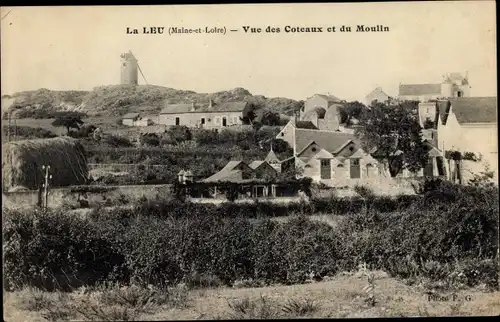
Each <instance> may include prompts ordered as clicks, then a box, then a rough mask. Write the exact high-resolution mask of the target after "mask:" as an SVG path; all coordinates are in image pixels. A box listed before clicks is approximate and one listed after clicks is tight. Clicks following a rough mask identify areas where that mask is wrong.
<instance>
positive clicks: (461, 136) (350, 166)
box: [4, 52, 498, 204]
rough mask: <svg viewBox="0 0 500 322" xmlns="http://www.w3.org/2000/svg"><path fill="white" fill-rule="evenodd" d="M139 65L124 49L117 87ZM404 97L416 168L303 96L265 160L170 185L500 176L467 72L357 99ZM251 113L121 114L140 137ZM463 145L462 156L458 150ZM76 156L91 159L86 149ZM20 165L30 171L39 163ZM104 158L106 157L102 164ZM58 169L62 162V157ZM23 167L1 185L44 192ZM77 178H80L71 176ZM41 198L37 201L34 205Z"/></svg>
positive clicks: (341, 184) (341, 185)
mask: <svg viewBox="0 0 500 322" xmlns="http://www.w3.org/2000/svg"><path fill="white" fill-rule="evenodd" d="M139 72H140V73H141V74H142V71H141V70H140V67H139V65H138V62H137V59H136V58H135V57H134V55H133V54H132V52H128V53H124V54H122V55H121V81H120V82H121V85H120V86H132V87H133V86H137V85H138V82H139V79H138V75H139ZM401 102H415V106H416V110H415V111H413V112H416V116H415V117H416V119H417V120H418V125H419V126H420V127H421V136H422V143H423V144H424V145H425V149H426V158H427V162H426V164H425V166H424V167H421V168H419V169H413V171H410V170H409V169H408V168H407V167H404V166H403V167H401V170H400V171H398V172H397V173H395V174H391V173H390V169H389V167H388V164H387V158H386V159H384V156H383V155H382V156H381V155H380V153H378V151H377V147H371V149H370V150H368V151H366V150H365V149H364V148H363V142H362V140H361V139H360V137H359V135H357V134H356V131H357V130H359V129H360V128H361V127H362V126H361V125H360V124H359V120H358V119H357V118H356V117H359V115H357V116H354V117H349V118H348V119H345V117H343V116H342V113H341V111H342V109H343V108H345V106H346V105H348V104H349V103H348V102H346V101H345V100H342V99H340V98H338V97H336V96H334V95H332V94H330V93H328V94H314V95H312V96H310V97H308V98H306V99H305V100H304V103H303V105H302V106H301V107H300V108H299V109H298V110H295V111H293V112H292V114H291V115H284V114H280V115H278V118H279V121H276V122H277V123H276V122H275V123H276V124H274V127H273V128H274V129H276V131H275V132H274V133H277V134H275V136H274V137H271V138H269V137H268V138H267V139H266V140H264V141H261V142H259V145H260V146H261V149H263V150H266V151H267V156H265V157H263V158H262V159H254V160H241V159H240V160H238V159H234V158H231V159H230V160H229V162H228V163H227V164H224V165H221V167H220V168H218V169H216V171H215V172H214V173H211V175H209V176H205V177H203V176H202V177H200V174H199V173H194V172H195V170H194V169H190V168H181V169H180V171H179V172H178V173H177V181H176V182H166V183H169V184H172V183H177V184H183V185H186V184H193V183H197V184H198V185H199V184H201V183H203V184H204V185H205V186H207V187H209V188H210V193H207V191H205V193H202V192H200V191H198V192H197V194H196V196H195V195H192V196H191V197H192V200H198V201H201V202H203V201H208V202H210V200H216V199H218V200H219V202H220V200H221V198H222V200H224V199H227V196H226V195H225V194H224V193H220V190H219V193H218V191H217V185H224V184H226V183H228V182H230V183H233V184H237V185H240V186H241V189H240V190H241V191H240V193H239V195H238V196H239V197H238V198H236V199H244V200H245V199H246V200H254V199H256V198H257V199H258V198H264V199H268V200H269V199H276V198H277V199H279V198H282V199H283V200H285V199H287V198H288V199H287V200H295V199H296V198H297V197H298V196H299V195H300V193H302V194H303V193H304V192H303V191H302V192H301V191H298V190H296V191H287V189H285V188H284V187H283V184H281V185H278V183H277V182H275V181H276V180H278V179H277V178H279V177H281V179H283V178H284V177H285V175H283V174H285V173H286V174H288V177H289V178H288V179H299V178H309V179H310V180H311V181H312V183H314V184H316V185H318V184H319V185H321V186H322V187H325V188H329V189H337V190H339V189H341V190H342V189H344V191H346V190H345V189H348V190H350V191H352V189H354V187H356V186H366V187H369V188H370V189H374V190H375V191H378V192H379V193H382V194H389V195H397V194H401V193H403V194H404V193H411V187H412V184H414V182H415V180H417V181H421V180H429V179H433V178H440V179H445V180H448V181H450V182H455V183H460V184H466V183H467V182H468V181H470V180H471V179H473V178H474V177H475V176H478V175H481V174H483V173H488V174H489V176H490V177H491V179H492V180H493V181H494V182H496V183H498V161H497V155H498V148H497V142H496V138H497V134H496V133H497V120H496V104H497V101H496V97H473V96H472V97H471V96H470V84H469V79H468V75H467V72H465V73H456V72H455V73H448V74H446V75H444V76H443V79H442V80H441V82H440V83H431V84H400V85H399V93H398V95H397V96H396V97H391V96H389V95H388V94H387V93H385V92H384V90H383V89H382V88H380V87H379V88H376V89H374V90H373V91H372V92H370V93H368V94H367V95H366V97H365V100H364V102H362V103H360V102H356V103H357V104H358V106H362V107H361V108H362V109H363V108H364V109H365V110H367V111H368V110H370V107H371V106H375V105H376V104H386V105H387V106H396V105H397V104H401ZM249 111H250V112H249ZM413 112H409V113H413ZM248 113H251V114H252V113H253V114H255V113H254V111H253V110H252V108H251V104H250V103H248V102H246V101H225V102H214V101H213V99H209V100H208V102H200V101H193V102H191V103H181V104H179V103H171V102H169V101H168V100H166V101H165V102H164V107H163V108H162V109H161V110H160V111H159V113H158V114H157V115H152V114H148V115H144V113H141V112H129V113H125V114H124V115H123V116H122V117H121V119H120V122H121V124H122V125H123V126H125V128H126V127H128V128H129V129H130V130H135V129H138V131H139V133H141V134H140V135H142V136H144V135H146V136H147V135H161V134H162V133H165V132H167V131H168V129H169V128H182V127H185V128H187V129H191V130H192V131H196V130H210V131H214V132H215V133H221V131H223V130H232V131H235V133H238V132H240V131H243V132H244V131H248V130H249V129H250V130H251V129H252V125H251V122H252V120H249V118H248ZM358 114H359V113H358ZM253 117H255V115H254V116H253ZM342 118H344V120H342ZM279 124H281V125H279ZM125 131H126V129H125ZM188 131H189V130H188ZM99 133H100V129H99V128H96V127H95V128H94V133H90V135H91V136H93V137H96V136H98V135H99ZM68 134H69V132H68ZM369 134H370V133H369ZM53 140H57V139H53ZM276 140H279V141H284V142H286V143H285V144H286V145H287V146H288V148H289V150H290V153H291V154H289V155H286V157H284V158H283V159H280V158H279V157H278V156H277V155H276V153H275V152H274V151H273V142H274V141H276ZM478 140H479V141H478ZM48 141H50V139H49V140H48ZM48 141H47V142H48ZM278 143H279V142H278ZM13 144H14V145H15V146H19V145H20V144H22V143H21V142H19V141H18V142H14V143H13ZM275 144H276V143H275ZM12 153H16V152H12ZM71 153H73V154H75V152H71ZM392 153H396V154H399V155H402V154H403V151H401V150H394V151H392ZM457 153H459V154H460V155H461V156H462V157H456V154H457ZM78 154H79V153H76V155H78ZM80 154H84V153H80ZM403 159H404V158H401V160H403ZM47 161H48V162H45V163H46V164H45V163H44V165H46V166H50V163H51V162H50V161H49V160H47ZM78 162H79V163H88V161H86V159H85V158H84V157H82V158H80V159H79V161H78ZM67 164H71V162H68V163H67ZM12 166H13V165H11V167H12ZM22 166H23V167H25V168H28V169H31V168H32V167H35V166H38V165H34V164H32V165H29V164H23V165H22ZM103 166H105V165H103V164H100V165H99V168H102V167H103ZM38 167H39V166H38ZM52 167H53V168H55V165H52ZM70 167H74V165H72V166H70ZM7 168H8V165H7ZM79 169H80V170H79V171H78V174H77V175H70V176H66V177H65V179H64V180H62V181H61V182H64V184H65V185H71V184H83V183H87V182H88V180H87V179H88V177H89V175H88V174H87V173H88V171H89V169H88V167H82V166H81V165H80V166H79ZM70 170H71V169H60V168H59V169H58V171H59V173H70V172H71V171H70ZM90 170H92V169H90ZM73 172H74V171H73ZM292 172H293V173H292ZM15 173H17V176H18V177H22V178H21V179H19V180H20V181H21V182H20V183H19V184H16V183H15V181H16V180H18V179H17V178H16V177H15V176H14V174H15ZM21 174H22V171H20V170H18V171H7V176H6V179H4V180H10V182H9V181H7V182H5V181H4V190H5V189H7V190H9V189H11V191H14V190H18V191H19V189H20V188H22V187H23V183H22V181H23V180H28V181H30V182H28V183H27V184H25V185H24V187H25V188H27V189H28V190H29V189H35V190H37V189H38V190H40V189H41V185H43V184H44V182H43V180H40V179H37V178H38V175H35V176H26V175H24V176H22V175H21ZM9 175H10V176H9ZM71 177H73V178H74V180H73V181H71V180H69V179H68V178H71ZM33 180H35V181H36V182H38V183H35V181H33ZM52 181H53V183H52V184H50V185H51V187H53V188H60V187H64V185H62V186H61V185H60V184H58V181H60V180H58V179H57V178H54V179H53V180H52ZM209 183H210V184H209ZM47 184H49V183H48V182H47ZM207 189H208V188H207ZM31 198H32V199H33V198H35V197H31ZM40 198H41V197H40V193H38V199H40ZM40 202H41V201H40V200H38V201H37V204H40Z"/></svg>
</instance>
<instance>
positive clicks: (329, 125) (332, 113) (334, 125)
mask: <svg viewBox="0 0 500 322" xmlns="http://www.w3.org/2000/svg"><path fill="white" fill-rule="evenodd" d="M340 106H342V105H341V104H335V103H334V104H332V105H331V106H330V107H329V108H328V109H327V110H326V114H325V124H324V126H321V127H320V130H326V131H338V129H339V125H340V119H339V107H340Z"/></svg>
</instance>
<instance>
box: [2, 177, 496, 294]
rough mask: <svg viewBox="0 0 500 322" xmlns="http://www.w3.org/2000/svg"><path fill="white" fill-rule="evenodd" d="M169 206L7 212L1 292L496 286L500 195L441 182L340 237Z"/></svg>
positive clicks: (294, 221)
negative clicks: (332, 280)
mask: <svg viewBox="0 0 500 322" xmlns="http://www.w3.org/2000/svg"><path fill="white" fill-rule="evenodd" d="M365 199H366V198H365ZM370 200H371V199H370ZM375 200H376V199H373V200H371V201H369V202H373V203H374V204H375V203H376V201H375ZM365 201H366V200H364V201H363V200H362V207H363V206H364V202H365ZM171 205H172V204H171ZM171 205H170V206H169V207H164V208H163V209H160V210H159V209H156V210H155V209H154V208H149V210H146V209H147V208H142V210H139V209H115V210H112V211H109V212H106V211H103V210H96V211H95V212H94V213H93V214H92V215H90V216H89V217H88V218H81V217H77V216H73V215H67V214H65V213H63V212H61V211H55V212H29V213H21V212H18V211H12V210H9V211H4V218H3V220H4V231H3V238H4V246H3V247H4V248H3V251H4V276H5V283H6V286H7V287H9V288H15V287H16V286H20V285H32V286H36V287H45V288H48V289H54V288H56V289H58V288H59V289H64V288H65V287H66V288H67V287H69V286H72V287H76V286H80V285H82V284H83V285H94V284H96V283H100V282H103V281H108V282H113V281H114V282H120V283H125V284H128V283H135V284H137V283H139V284H143V285H147V284H154V285H165V284H177V283H181V282H182V283H188V282H189V281H192V280H193V279H195V280H197V279H198V278H199V276H200V274H202V275H203V274H204V275H205V276H212V277H211V279H212V280H219V281H220V283H222V284H226V285H233V284H234V283H235V282H236V281H238V280H250V279H251V280H254V281H262V282H263V283H265V284H269V283H283V284H293V283H301V282H304V281H306V280H307V279H309V278H310V277H311V276H315V278H318V279H322V278H324V277H325V276H332V275H333V274H335V273H336V272H338V271H352V270H355V269H356V268H357V267H358V265H359V264H360V263H366V264H367V265H368V267H370V268H371V269H380V270H384V271H387V272H388V273H389V274H391V275H392V276H397V277H401V278H405V279H407V280H413V281H415V280H417V281H422V282H426V283H430V284H429V285H434V287H437V286H436V285H438V284H437V283H439V285H440V287H467V286H474V285H478V284H486V285H487V286H489V287H496V286H497V285H498V284H497V274H496V264H495V262H494V258H495V254H496V240H497V239H496V238H497V233H498V232H497V231H496V229H497V225H496V220H497V217H498V210H499V209H498V189H497V188H490V187H464V186H457V185H453V184H449V183H443V184H442V185H440V186H439V187H438V188H436V189H435V190H431V191H428V192H427V193H424V194H423V195H422V197H421V198H419V199H417V200H415V201H413V202H412V203H410V205H409V206H408V207H407V208H406V209H400V210H398V211H396V212H379V211H377V207H376V206H374V205H372V206H370V207H369V211H368V212H360V213H354V214H351V215H348V216H346V217H345V218H344V220H342V221H341V222H340V224H339V226H338V227H335V228H333V227H331V226H329V225H327V224H324V223H320V222H315V221H312V220H309V219H307V218H306V217H304V216H303V215H299V216H292V218H291V219H290V220H289V221H285V222H276V221H271V220H268V219H261V220H258V221H251V220H249V219H248V218H245V217H246V216H247V213H243V210H241V209H240V212H239V215H238V214H237V213H236V212H235V211H232V212H229V211H228V208H227V207H228V206H226V208H222V209H219V208H217V207H213V208H210V207H206V206H205V207H204V208H201V206H200V205H190V204H182V203H178V206H177V207H174V208H172V207H171ZM198 207H200V208H198ZM232 207H233V209H237V208H238V207H245V206H243V205H241V206H240V205H237V204H233V205H232ZM242 209H243V208H242ZM138 210H139V211H138ZM265 211H266V212H261V214H263V213H265V214H266V215H267V211H268V209H265ZM174 212H176V213H174ZM289 213H290V212H289ZM408 232H411V233H408ZM339 241H341V242H339ZM197 276H198V277H197ZM193 283H194V282H193ZM196 283H198V282H196Z"/></svg>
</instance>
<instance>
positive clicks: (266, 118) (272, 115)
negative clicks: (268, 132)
mask: <svg viewBox="0 0 500 322" xmlns="http://www.w3.org/2000/svg"><path fill="white" fill-rule="evenodd" d="M260 122H261V123H262V125H269V126H277V125H279V123H280V115H279V114H278V113H276V112H272V111H265V112H264V113H263V114H262V118H261V120H260Z"/></svg>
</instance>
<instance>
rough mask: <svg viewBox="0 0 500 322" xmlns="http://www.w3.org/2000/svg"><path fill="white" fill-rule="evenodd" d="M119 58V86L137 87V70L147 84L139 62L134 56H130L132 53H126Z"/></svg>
mask: <svg viewBox="0 0 500 322" xmlns="http://www.w3.org/2000/svg"><path fill="white" fill-rule="evenodd" d="M120 57H121V63H122V66H121V82H120V84H122V85H138V84H139V82H138V76H137V70H139V72H140V73H141V75H142V78H144V82H145V83H146V84H148V81H147V79H146V77H145V76H144V73H143V72H142V70H141V66H139V61H138V60H137V59H136V58H135V56H134V54H132V51H130V50H129V51H128V53H124V54H121V55H120Z"/></svg>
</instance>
